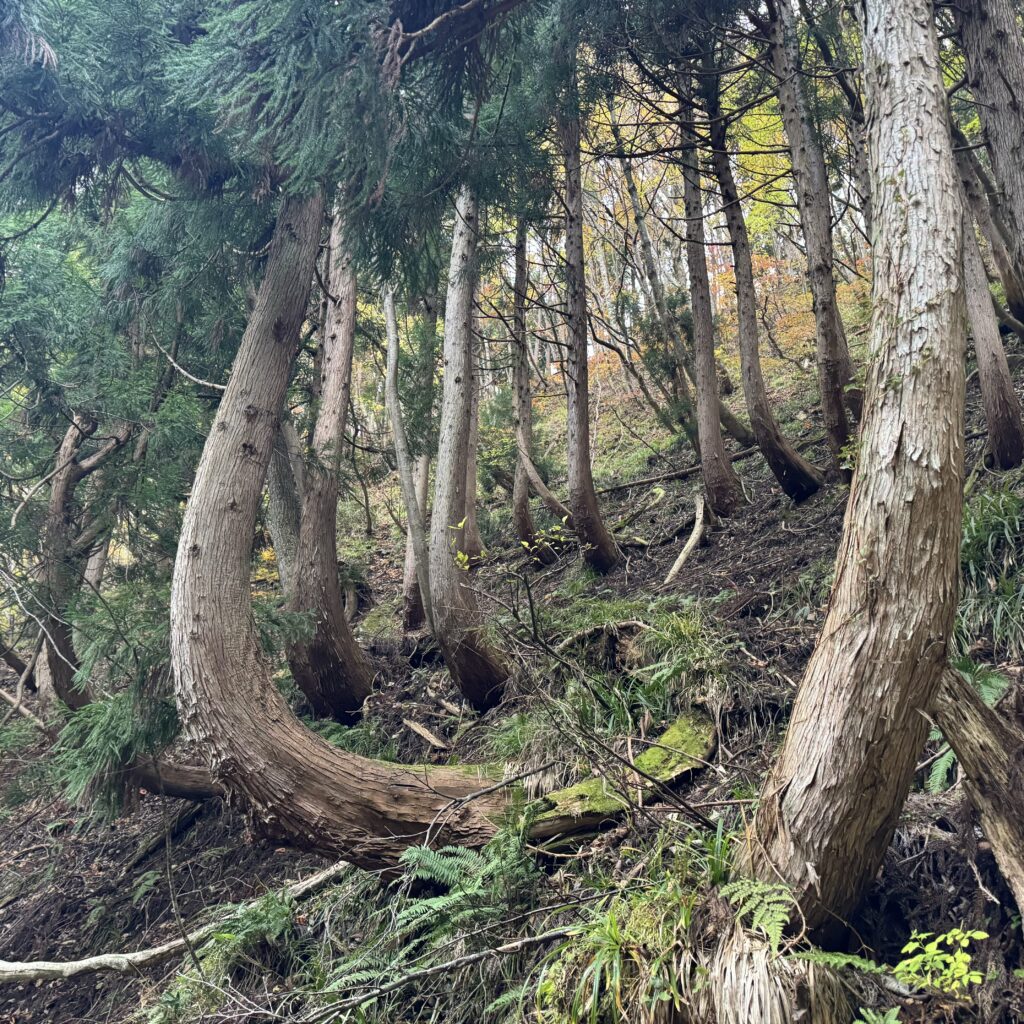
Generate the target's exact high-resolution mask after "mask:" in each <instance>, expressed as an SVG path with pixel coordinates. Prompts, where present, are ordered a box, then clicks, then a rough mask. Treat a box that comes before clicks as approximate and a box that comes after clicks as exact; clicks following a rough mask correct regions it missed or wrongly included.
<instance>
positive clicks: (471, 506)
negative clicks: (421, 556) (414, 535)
mask: <svg viewBox="0 0 1024 1024" xmlns="http://www.w3.org/2000/svg"><path fill="white" fill-rule="evenodd" d="M478 349H479V340H478V339H477V338H476V337H475V336H474V337H473V339H472V341H471V348H470V353H469V357H470V367H471V369H470V373H471V376H470V378H469V384H468V386H469V410H468V415H469V424H468V427H467V430H466V505H465V509H464V512H463V516H462V524H463V525H462V551H463V552H464V553H465V555H466V557H467V558H468V559H469V565H470V568H474V569H475V568H476V567H477V566H478V565H479V564H480V561H481V559H482V558H483V557H484V541H483V537H481V536H480V524H479V523H478V522H477V517H476V488H477V474H476V450H477V447H478V445H479V443H480V388H481V381H480V359H479V351H478Z"/></svg>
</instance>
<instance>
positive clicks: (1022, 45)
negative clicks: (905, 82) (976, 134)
mask: <svg viewBox="0 0 1024 1024" xmlns="http://www.w3.org/2000/svg"><path fill="white" fill-rule="evenodd" d="M955 10H956V12H957V20H958V23H959V27H960V39H961V42H962V43H963V50H964V55H965V57H966V58H967V83H968V85H969V86H970V89H971V92H973V93H974V98H975V99H976V100H977V110H978V116H979V117H980V118H981V123H982V125H984V128H985V137H986V140H987V142H988V147H989V153H990V154H991V157H992V169H993V170H994V172H995V177H996V181H997V182H998V184H999V186H1000V189H1001V191H1002V207H1003V215H1004V216H1005V218H1006V220H1007V225H1006V226H1007V242H1008V245H1009V247H1010V257H1011V260H1012V263H1013V266H1014V268H1015V269H1016V270H1017V272H1018V273H1021V272H1022V270H1024V118H1022V117H1021V105H1022V104H1024V39H1022V38H1021V31H1020V25H1019V24H1018V22H1017V15H1016V12H1015V10H1014V6H1013V3H1012V2H1011V0H964V3H962V4H958V5H957V7H956V8H955ZM1015 315H1016V314H1015Z"/></svg>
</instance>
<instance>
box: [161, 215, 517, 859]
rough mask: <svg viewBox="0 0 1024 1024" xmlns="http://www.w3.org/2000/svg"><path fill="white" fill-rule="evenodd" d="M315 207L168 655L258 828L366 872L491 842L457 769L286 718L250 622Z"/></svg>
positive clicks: (245, 353) (284, 224)
mask: <svg viewBox="0 0 1024 1024" xmlns="http://www.w3.org/2000/svg"><path fill="white" fill-rule="evenodd" d="M322 215H323V202H322V199H321V197H320V196H313V197H311V198H306V199H296V198H286V199H285V200H284V201H283V203H282V207H281V211H280V213H279V214H278V221H277V227H276V229H275V231H274V237H273V241H272V242H271V247H270V255H269V257H268V261H267V268H266V271H265V274H264V279H263V283H262V285H261V287H260V292H259V296H258V298H257V300H256V306H255V308H254V309H253V312H252V315H251V317H250V319H249V324H248V327H247V328H246V331H245V334H244V336H243V338H242V343H241V346H240V348H239V351H238V355H237V356H236V357H235V363H234V367H233V369H232V371H231V377H230V379H229V382H228V386H227V390H226V391H225V392H224V395H223V397H222V399H221V402H220V406H219V407H218V410H217V415H216V417H215V418H214V422H213V426H212V428H211V431H210V435H209V437H208V438H207V441H206V445H205V447H204V449H203V455H202V458H201V459H200V462H199V468H198V470H197V472H196V478H195V483H194V484H193V487H192V496H191V498H190V500H189V503H188V506H187V508H186V510H185V519H184V523H183V525H182V533H181V541H180V544H179V546H178V557H177V560H176V562H175V567H174V580H173V584H172V587H171V655H172V662H173V665H174V674H175V680H176V692H177V698H178V710H179V713H180V715H181V720H182V724H183V726H184V729H185V732H186V734H187V735H188V736H189V737H190V738H191V739H192V740H193V741H194V742H196V743H197V744H198V747H199V749H201V750H202V751H204V752H205V754H206V755H207V757H208V758H209V761H210V764H211V766H212V768H213V772H214V776H215V778H216V779H217V781H219V782H220V783H222V784H223V785H224V786H225V787H226V788H227V789H228V790H229V791H230V792H232V793H233V794H234V795H236V796H240V797H242V798H243V799H244V800H245V801H246V803H247V804H248V806H249V809H250V811H251V813H252V814H253V816H254V817H255V818H256V819H257V820H259V821H261V822H262V823H263V824H264V826H265V827H266V828H267V829H268V830H270V831H272V832H274V833H276V834H278V835H283V836H287V837H288V838H289V839H290V840H291V841H293V842H295V843H297V844H299V845H308V846H311V847H314V848H316V849H318V850H323V851H325V852H333V853H336V854H338V855H340V856H345V857H347V858H349V859H351V861H352V862H353V863H355V864H359V865H361V866H363V867H374V866H376V867H382V866H387V867H391V866H393V865H394V863H395V859H396V857H397V856H398V854H399V853H400V852H401V850H402V849H404V848H405V847H406V846H408V845H409V844H410V843H415V842H424V841H428V840H435V841H437V842H438V843H442V844H443V843H453V844H463V845H479V844H480V843H481V842H484V841H486V839H487V838H488V837H489V836H490V835H491V834H493V831H494V825H493V823H492V822H491V820H490V819H489V818H488V817H487V812H488V810H492V809H494V808H495V807H497V806H498V802H499V801H498V800H497V799H495V798H493V797H492V798H491V800H488V798H487V797H482V798H480V799H479V800H474V801H472V802H470V803H467V804H464V805H458V806H455V807H453V806H452V805H451V801H452V799H457V798H459V797H465V796H467V795H468V794H469V793H471V792H474V791H475V790H476V789H478V788H480V785H481V783H480V781H479V778H478V777H477V776H475V774H473V773H471V772H468V771H466V770H464V769H463V770H459V769H456V768H429V769H426V768H420V767H408V768H407V767H399V766H395V765H388V764H382V763H379V762H375V761H370V760H367V759H366V758H361V757H357V756H355V755H353V754H348V753H345V752H344V751H341V750H338V749H337V748H336V747H332V746H331V745H330V744H328V743H327V742H325V741H324V740H321V739H320V738H319V737H317V736H316V735H315V734H314V733H312V732H310V731H309V730H308V729H306V728H304V727H303V726H302V724H301V723H300V722H299V721H298V720H297V719H296V718H295V717H294V716H293V715H292V714H291V712H290V711H289V710H288V707H287V705H286V703H285V701H284V698H283V697H282V696H281V694H280V693H279V691H278V689H277V687H276V686H275V685H274V682H273V680H272V679H271V677H270V673H269V670H268V666H267V664H266V663H265V661H264V659H263V656H262V654H261V652H260V647H259V642H258V639H257V636H256V631H255V626H254V623H253V619H252V607H251V598H250V589H249V562H250V549H251V543H252V532H253V529H254V528H255V524H256V515H257V510H258V507H259V502H260V495H261V492H262V490H263V482H264V477H265V475H266V472H267V465H268V463H269V462H270V455H271V449H272V447H273V442H274V434H275V433H276V431H277V425H278V420H279V417H280V414H281V403H282V400H283V399H284V393H285V390H286V389H287V386H288V376H289V370H290V367H291V363H292V358H293V356H294V345H295V339H296V338H297V337H298V334H299V325H300V323H301V320H302V317H303V314H304V310H305V305H306V297H307V296H308V293H309V282H310V279H311V278H312V274H313V260H314V256H315V253H316V246H317V241H318V238H319V233H320V223H321V218H322Z"/></svg>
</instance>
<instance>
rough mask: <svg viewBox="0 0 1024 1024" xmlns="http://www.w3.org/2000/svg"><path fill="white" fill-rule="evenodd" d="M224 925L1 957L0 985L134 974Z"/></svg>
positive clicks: (301, 891)
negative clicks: (76, 951) (109, 949)
mask: <svg viewBox="0 0 1024 1024" xmlns="http://www.w3.org/2000/svg"><path fill="white" fill-rule="evenodd" d="M348 867H349V865H348V864H347V863H346V862H345V861H338V863H337V864H332V865H331V866H330V867H328V868H324V869H323V871H318V872H317V873H316V874H315V875H310V876H309V878H306V879H304V880H303V881H301V882H296V883H295V884H294V885H290V886H288V888H287V889H285V890H284V894H285V895H286V896H287V897H288V898H289V899H293V900H299V899H302V898H304V897H306V896H310V895H312V894H313V893H315V892H319V891H320V890H321V889H323V888H324V887H325V886H327V885H329V884H330V883H331V882H332V881H334V879H335V878H337V877H338V876H339V875H340V874H341V873H342V872H343V871H345V870H347V869H348ZM255 903H256V901H255V900H253V901H252V902H250V903H246V904H243V906H242V908H241V909H242V910H243V911H244V910H246V909H248V908H250V907H252V906H254V905H255ZM222 926H223V922H221V921H212V922H211V923H209V924H205V925H203V926H202V927H201V928H196V929H195V930H194V931H191V932H189V933H188V934H187V935H183V936H180V937H178V938H176V939H170V940H169V941H168V942H164V943H161V944H160V945H159V946H150V947H149V948H148V949H137V950H135V951H134V952H132V953H100V954H99V955H98V956H89V957H85V958H84V959H82V960H64V961H52V960H32V961H26V962H23V963H17V962H12V961H9V960H0V985H4V984H8V985H9V984H12V983H19V982H27V981H51V980H60V979H64V978H75V977H78V976H79V975H82V974H100V973H102V972H106V971H114V972H116V973H118V974H131V973H132V972H133V971H141V970H143V969H144V968H147V967H154V966H156V965H158V964H162V963H166V962H167V961H168V960H173V959H174V957H176V956H180V955H182V954H183V953H184V952H185V951H186V950H187V949H188V948H189V946H196V945H198V944H200V943H202V942H205V941H206V939H208V938H209V937H210V936H211V935H212V934H213V933H214V932H215V931H217V930H218V929H219V928H221V927H222Z"/></svg>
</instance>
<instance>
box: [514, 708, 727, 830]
mask: <svg viewBox="0 0 1024 1024" xmlns="http://www.w3.org/2000/svg"><path fill="white" fill-rule="evenodd" d="M715 739H716V737H715V727H714V724H713V723H712V722H711V720H710V719H708V718H705V717H704V716H702V715H696V714H686V715H682V716H681V717H680V718H678V719H676V721H675V722H673V723H672V725H671V726H669V728H668V729H666V730H665V732H664V733H662V735H661V736H659V737H658V739H657V740H655V741H654V742H652V743H651V744H650V745H649V746H648V747H647V749H646V750H644V752H643V753H642V754H639V755H638V756H637V757H636V758H635V759H634V762H633V763H634V764H635V765H636V767H637V769H638V771H639V772H642V773H643V775H641V776H638V777H637V778H636V779H635V780H630V783H629V788H630V791H631V793H635V792H636V787H637V786H639V788H640V791H641V793H642V794H643V796H644V798H645V799H646V798H647V797H649V796H651V795H653V794H654V792H655V790H656V788H657V786H656V785H655V783H654V782H652V781H649V779H648V778H645V777H644V776H649V777H650V779H655V780H657V782H658V783H662V784H671V783H673V782H677V781H678V780H679V779H681V778H682V777H683V776H685V775H687V774H689V773H690V772H693V771H696V770H697V769H699V768H702V767H703V766H704V763H705V762H706V761H707V760H708V758H709V757H710V756H711V754H712V753H713V752H714V749H715ZM540 804H541V806H542V807H543V810H542V811H541V812H540V814H538V816H537V817H536V819H535V820H534V823H533V826H532V828H531V829H530V835H531V837H532V838H534V839H545V838H550V837H552V836H557V835H569V834H572V833H578V832H588V831H590V830H592V829H594V828H596V827H597V826H599V825H601V824H603V823H604V822H606V821H608V820H610V819H612V818H614V817H616V816H617V815H619V814H621V813H622V812H623V810H625V808H626V806H627V801H626V799H625V798H624V797H623V796H622V794H621V793H620V792H619V791H618V790H617V789H616V788H615V787H614V786H613V785H612V784H611V783H610V781H609V780H608V779H607V778H604V777H599V778H593V779H587V780H586V781H585V782H580V783H578V784H577V785H575V786H570V787H569V788H568V789H560V790H558V791H557V792H554V793H550V794H548V796H546V797H544V798H543V800H541V801H540Z"/></svg>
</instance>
